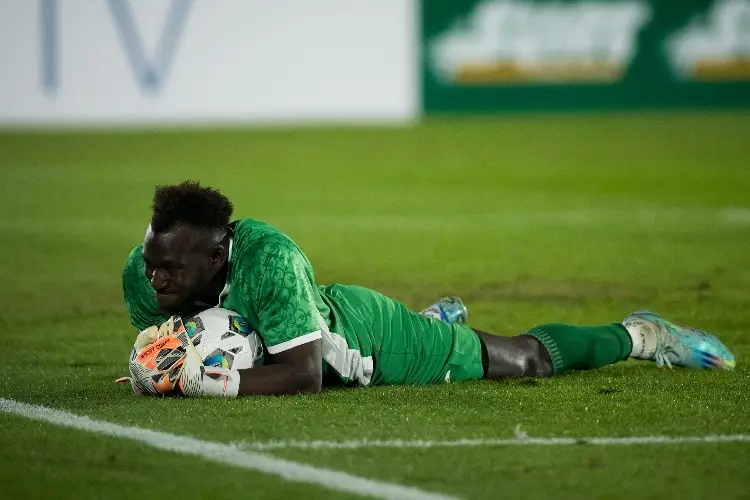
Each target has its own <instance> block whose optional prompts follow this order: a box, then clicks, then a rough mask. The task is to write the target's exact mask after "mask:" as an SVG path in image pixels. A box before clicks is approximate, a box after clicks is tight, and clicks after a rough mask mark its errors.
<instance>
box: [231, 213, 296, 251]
mask: <svg viewBox="0 0 750 500" xmlns="http://www.w3.org/2000/svg"><path fill="white" fill-rule="evenodd" d="M230 227H232V229H233V239H234V245H235V247H236V248H237V249H242V248H248V249H253V250H255V251H258V250H259V249H263V248H265V247H274V248H277V249H290V250H291V249H294V250H298V247H297V244H296V243H295V242H294V241H293V240H292V239H291V238H290V237H289V236H288V235H287V234H285V233H284V232H282V231H281V230H280V229H278V228H277V227H274V226H272V225H271V224H268V223H267V222H263V221H258V220H254V219H238V220H236V221H234V222H232V224H231V226H230Z"/></svg>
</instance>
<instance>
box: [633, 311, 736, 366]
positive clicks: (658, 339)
mask: <svg viewBox="0 0 750 500" xmlns="http://www.w3.org/2000/svg"><path fill="white" fill-rule="evenodd" d="M622 324H623V326H624V327H625V328H627V329H628V330H631V329H632V330H640V333H641V334H642V335H644V336H645V339H646V343H647V344H651V345H652V346H653V347H652V348H651V349H650V350H649V352H648V354H647V355H646V356H645V358H646V359H650V360H652V361H656V366H658V367H662V366H665V365H666V366H668V367H669V368H672V365H677V366H686V367H690V368H708V369H716V368H723V369H725V370H734V366H735V360H734V355H733V354H732V353H731V351H730V350H729V349H728V348H727V346H725V345H724V344H723V343H722V342H721V341H720V340H719V339H718V338H716V337H715V336H713V335H711V334H710V333H707V332H704V331H701V330H697V329H695V328H691V327H688V326H680V325H676V324H674V323H671V322H669V321H667V320H666V319H664V318H662V317H661V316H659V315H658V314H656V313H653V312H650V311H636V312H634V313H630V314H628V316H627V317H626V318H625V319H624V320H623V322H622ZM651 352H653V354H651Z"/></svg>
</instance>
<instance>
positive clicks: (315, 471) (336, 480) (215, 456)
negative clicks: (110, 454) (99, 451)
mask: <svg viewBox="0 0 750 500" xmlns="http://www.w3.org/2000/svg"><path fill="white" fill-rule="evenodd" d="M0 412H4V413H10V414H13V415H18V416H21V417H24V418H28V419H31V420H39V421H42V422H48V423H50V424H54V425H58V426H61V427H70V428H73V429H78V430H82V431H87V432H92V433H95V434H103V435H106V436H111V437H118V438H124V439H130V440H132V441H138V442H140V443H143V444H145V445H148V446H150V447H152V448H158V449H160V450H166V451H171V452H177V453H183V454H186V455H195V456H198V457H200V458H202V459H205V460H212V461H214V462H220V463H224V464H228V465H233V466H235V467H240V468H243V469H251V470H255V471H259V472H263V473H265V474H270V475H273V476H278V477H280V478H282V479H284V480H286V481H295V482H301V483H310V484H316V485H319V486H322V487H324V488H328V489H331V490H338V491H344V492H346V493H353V494H357V495H362V496H370V497H375V498H396V499H404V500H450V499H453V498H454V497H450V496H448V495H442V494H438V493H429V492H426V491H422V490H419V489H417V488H413V487H410V486H402V485H398V484H392V483H385V482H381V481H376V480H373V479H366V478H362V477H358V476H354V475H352V474H347V473H345V472H339V471H334V470H330V469H323V468H320V467H313V466H310V465H304V464H300V463H297V462H292V461H289V460H283V459H279V458H274V457H269V456H267V455H263V454H260V453H253V452H248V451H243V450H240V449H238V448H237V447H236V446H232V445H228V444H224V443H215V442H211V441H202V440H200V439H196V438H192V437H189V436H179V435H176V434H170V433H167V432H160V431H154V430H150V429H143V428H140V427H128V426H124V425H118V424H113V423H110V422H106V421H103V420H95V419H92V418H89V417H82V416H79V415H74V414H72V413H68V412H66V411H60V410H55V409H53V408H48V407H46V406H38V405H31V404H26V403H21V402H18V401H14V400H12V399H3V398H0Z"/></svg>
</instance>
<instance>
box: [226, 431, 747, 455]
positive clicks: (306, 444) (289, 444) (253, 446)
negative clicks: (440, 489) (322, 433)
mask: <svg viewBox="0 0 750 500" xmlns="http://www.w3.org/2000/svg"><path fill="white" fill-rule="evenodd" d="M710 443H750V435H748V434H730V435H717V436H635V437H584V438H562V437H560V438H555V437H552V438H532V437H528V436H525V435H522V436H518V437H515V438H507V439H456V440H453V441H400V440H388V441H269V442H266V443H240V444H238V446H240V447H241V448H243V449H248V450H254V451H268V450H280V449H286V448H305V449H355V448H441V447H442V448H458V447H467V446H570V445H595V446H632V445H668V444H710Z"/></svg>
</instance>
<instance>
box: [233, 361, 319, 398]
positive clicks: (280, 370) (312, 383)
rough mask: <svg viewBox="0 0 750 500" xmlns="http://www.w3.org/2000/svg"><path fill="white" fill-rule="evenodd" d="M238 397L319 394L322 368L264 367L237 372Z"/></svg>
mask: <svg viewBox="0 0 750 500" xmlns="http://www.w3.org/2000/svg"><path fill="white" fill-rule="evenodd" d="M239 373H240V388H239V392H238V395H239V396H242V395H251V394H299V393H309V394H314V393H317V392H320V389H321V386H322V380H323V374H322V366H321V363H318V366H317V369H316V367H313V366H307V367H300V366H296V365H284V364H276V365H266V366H259V367H256V368H247V369H245V370H239Z"/></svg>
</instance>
